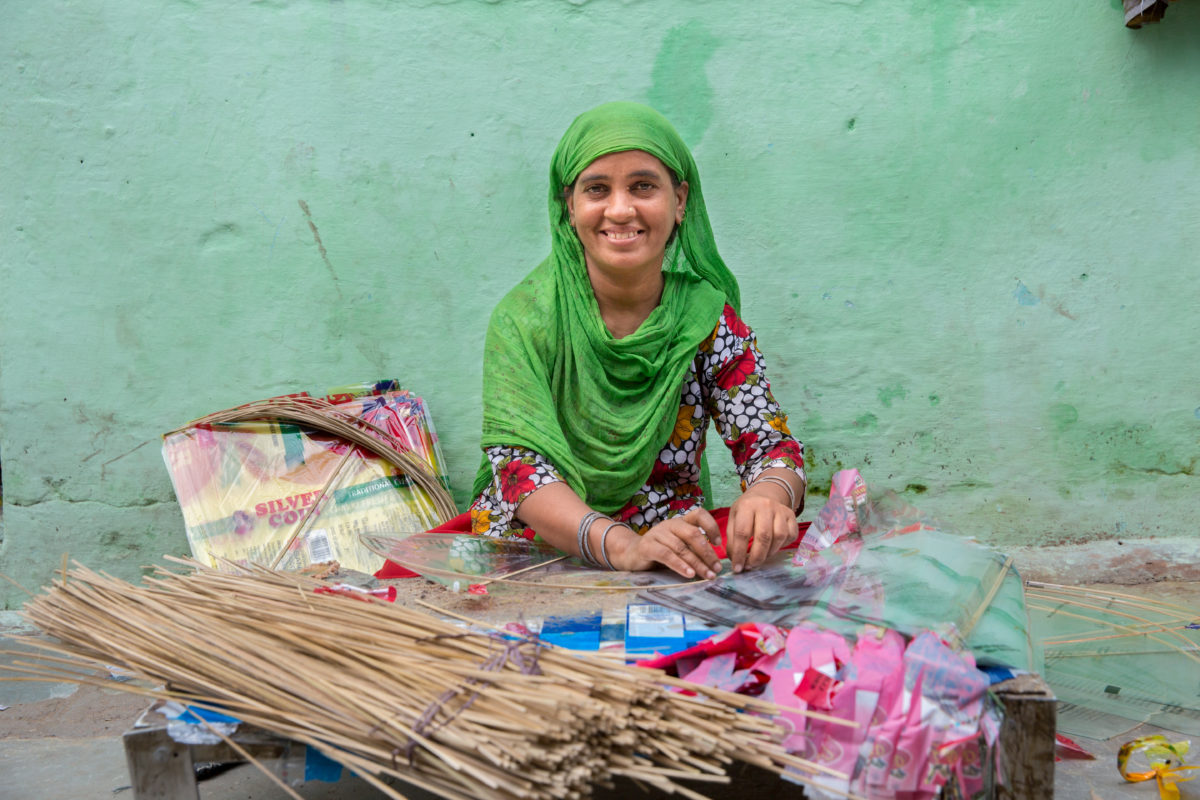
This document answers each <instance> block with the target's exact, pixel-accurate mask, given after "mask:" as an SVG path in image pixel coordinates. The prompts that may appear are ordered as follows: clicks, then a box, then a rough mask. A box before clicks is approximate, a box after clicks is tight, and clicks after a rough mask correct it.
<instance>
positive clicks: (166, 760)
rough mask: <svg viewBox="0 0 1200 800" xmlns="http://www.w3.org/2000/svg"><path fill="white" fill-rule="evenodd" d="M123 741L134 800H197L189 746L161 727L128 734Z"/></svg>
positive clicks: (198, 793) (198, 794)
mask: <svg viewBox="0 0 1200 800" xmlns="http://www.w3.org/2000/svg"><path fill="white" fill-rule="evenodd" d="M123 739H124V744H125V763H126V764H127V765H128V766H129V782H130V784H131V785H132V786H133V798H134V800H200V790H199V789H198V788H197V787H196V772H195V770H194V769H193V765H192V751H191V748H190V747H189V746H188V745H186V744H180V743H179V742H176V741H175V740H174V739H172V738H171V737H170V736H168V735H167V729H166V728H164V727H152V728H145V729H140V730H131V731H129V732H127V733H126V734H125V736H124V737H123Z"/></svg>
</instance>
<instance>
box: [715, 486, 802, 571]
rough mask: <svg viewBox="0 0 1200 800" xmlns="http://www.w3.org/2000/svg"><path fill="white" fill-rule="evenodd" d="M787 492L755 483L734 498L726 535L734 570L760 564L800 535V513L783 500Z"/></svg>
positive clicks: (780, 488) (779, 488)
mask: <svg viewBox="0 0 1200 800" xmlns="http://www.w3.org/2000/svg"><path fill="white" fill-rule="evenodd" d="M786 495H787V493H786V492H785V491H784V490H783V487H781V486H778V485H775V484H773V483H768V482H764V483H759V484H755V485H754V486H751V487H750V488H749V489H747V490H746V491H745V492H743V493H742V496H741V497H739V498H738V499H737V500H735V501H733V505H732V506H730V507H729V522H728V523H726V525H725V538H726V540H727V551H728V553H729V561H730V562H731V563H732V564H733V571H734V572H741V571H742V570H743V569H745V568H747V567H748V568H750V569H753V568H754V567H757V566H760V565H761V564H762V563H763V562H764V561H766V560H767V559H768V558H770V557H771V556H773V555H775V554H776V553H778V552H779V549H780V548H781V547H783V546H784V545H785V544H789V543H790V542H792V541H793V540H794V539H795V538H796V532H797V531H796V513H795V512H794V511H792V509H790V508H788V507H787V500H785V499H782V498H783V497H786ZM751 537H753V538H754V543H753V544H752V545H751V544H749V542H750V538H751ZM747 549H749V551H750V552H749V553H747V552H746V551H747Z"/></svg>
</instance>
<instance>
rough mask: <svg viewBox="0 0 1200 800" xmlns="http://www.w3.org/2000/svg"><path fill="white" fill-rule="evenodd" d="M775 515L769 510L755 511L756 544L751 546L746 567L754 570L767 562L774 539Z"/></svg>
mask: <svg viewBox="0 0 1200 800" xmlns="http://www.w3.org/2000/svg"><path fill="white" fill-rule="evenodd" d="M772 517H773V515H772V514H771V512H770V509H769V508H758V509H756V510H755V514H754V521H753V527H752V528H751V529H752V530H753V531H754V543H753V544H751V545H750V556H749V558H748V559H747V563H746V566H747V567H749V568H751V569H753V568H755V567H757V566H759V565H761V564H762V563H763V562H764V561H766V560H767V556H769V555H770V554H771V552H772V551H771V540H772V539H773V538H774V533H775V526H774V524H773V523H774V520H773V519H772Z"/></svg>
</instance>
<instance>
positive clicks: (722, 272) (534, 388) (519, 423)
mask: <svg viewBox="0 0 1200 800" xmlns="http://www.w3.org/2000/svg"><path fill="white" fill-rule="evenodd" d="M624 150H644V151H645V152H647V153H650V154H651V155H653V156H655V157H656V158H658V159H659V160H660V161H662V162H663V164H665V165H666V166H667V167H668V168H669V169H670V170H672V171H673V172H674V173H675V175H676V176H677V177H678V178H679V179H680V180H683V181H687V183H688V198H687V208H686V213H685V215H684V220H683V223H682V224H681V225H680V226H679V229H678V231H677V233H676V237H675V242H674V243H673V244H671V245H669V246H668V248H667V253H666V255H665V257H664V259H663V262H664V263H663V273H664V279H665V280H664V284H665V285H664V288H663V296H662V300H661V302H660V303H659V305H658V307H657V308H656V309H654V311H653V312H651V314H650V316H649V317H648V318H647V319H646V321H645V322H643V323H642V325H641V327H640V328H638V329H637V331H635V332H634V333H633V334H631V335H629V336H626V337H625V338H623V339H614V338H613V337H612V334H610V333H609V332H608V329H607V328H606V327H605V326H604V321H603V320H602V319H601V317H600V310H599V307H598V306H597V304H596V298H595V295H594V294H593V293H592V287H591V283H590V282H589V281H588V278H587V269H586V267H585V263H584V252H583V246H582V244H580V242H579V239H578V237H577V236H576V235H575V232H574V231H573V230H572V229H571V227H570V225H569V224H568V221H567V208H566V203H565V202H564V200H563V188H564V187H566V186H570V185H571V184H572V183H573V182H574V181H575V178H576V177H578V175H579V173H580V172H582V171H583V169H584V168H585V167H586V166H587V165H588V164H590V163H592V162H593V161H595V160H596V159H597V158H600V157H601V156H603V155H607V154H608V153H615V152H620V151H624ZM549 199H550V231H551V239H552V249H551V251H550V255H549V256H548V257H547V258H546V260H545V261H543V262H542V263H541V264H540V265H539V266H538V267H537V268H536V269H534V270H533V272H531V273H530V274H529V275H528V276H526V278H525V279H524V280H523V281H522V282H521V283H520V284H518V285H517V286H516V287H515V288H514V289H513V290H512V291H511V292H509V293H508V294H507V295H506V296H505V297H504V299H503V300H501V301H500V303H499V305H497V306H496V309H495V311H494V312H493V313H492V318H491V322H490V324H489V325H488V331H487V340H486V345H485V352H484V371H483V437H482V440H481V445H482V447H484V448H488V447H493V446H497V445H509V446H514V445H516V446H521V447H525V448H528V449H531V450H534V451H536V452H538V453H540V454H542V455H543V456H545V457H546V458H548V459H549V460H550V461H551V463H553V464H554V466H555V467H557V468H558V470H559V471H560V472H561V473H562V476H563V477H564V478H565V479H566V481H567V483H568V484H569V485H570V486H571V488H572V489H574V490H575V492H576V493H577V494H578V495H579V496H580V497H582V498H583V500H584V501H585V502H586V503H588V505H590V506H591V507H592V508H595V509H597V510H598V511H602V512H605V513H613V512H615V511H617V510H618V509H620V508H621V506H623V505H624V504H625V503H626V502H628V500H629V498H630V497H632V496H633V494H634V492H636V491H637V490H638V489H640V488H641V487H642V485H643V484H644V483H645V482H646V479H647V478H648V477H649V475H650V471H651V469H652V468H653V467H654V461H655V459H656V457H657V455H658V453H659V452H660V451H661V450H662V448H663V445H665V444H666V442H667V439H668V438H669V437H670V435H671V432H672V430H673V429H674V426H675V421H676V417H677V416H678V411H679V398H680V394H679V392H680V387H681V384H682V382H683V379H684V376H685V375H686V374H687V371H688V366H689V365H690V364H691V362H692V361H693V360H694V359H695V358H696V353H697V349H698V348H699V346H700V343H701V342H703V341H704V339H705V338H707V337H708V335H709V334H710V333H712V331H713V328H714V327H715V326H716V324H717V320H718V319H719V318H720V315H721V312H722V309H723V308H724V306H725V303H727V302H728V303H729V304H730V305H732V306H733V307H734V308H735V309H737V308H738V306H739V300H740V298H739V292H738V285H737V280H736V279H735V278H734V277H733V274H732V273H731V272H730V271H729V269H728V268H727V267H726V266H725V262H724V261H722V260H721V256H720V255H719V254H718V253H717V247H716V243H715V242H714V240H713V234H712V227H711V226H710V225H709V221H708V214H707V212H706V211H705V208H704V195H703V193H702V192H701V190H700V174H699V173H698V172H697V170H696V163H695V161H693V160H692V154H691V152H689V151H688V148H687V145H685V144H684V143H683V140H682V139H680V138H679V134H678V133H676V132H675V129H674V128H673V127H672V126H671V124H670V123H669V122H668V121H667V120H666V119H665V118H664V117H663V116H662V115H661V114H659V113H658V112H657V111H655V110H653V109H651V108H648V107H646V106H643V105H639V104H637V103H607V104H605V105H602V106H599V107H597V108H594V109H592V110H591V111H588V112H586V113H584V114H581V115H580V116H579V117H577V118H576V119H575V121H574V122H573V123H571V127H569V128H568V129H567V132H566V133H565V134H563V138H562V141H560V142H559V144H558V149H557V150H555V152H554V158H553V160H552V162H551V165H550V198H549ZM491 480H492V469H491V465H490V464H489V462H488V460H487V457H486V455H485V457H484V460H483V463H482V464H481V466H480V469H479V473H478V474H477V475H476V477H475V486H474V492H475V494H476V495H479V494H480V493H482V492H483V491H484V490H485V489H486V488H487V486H488V484H489V483H490V482H491Z"/></svg>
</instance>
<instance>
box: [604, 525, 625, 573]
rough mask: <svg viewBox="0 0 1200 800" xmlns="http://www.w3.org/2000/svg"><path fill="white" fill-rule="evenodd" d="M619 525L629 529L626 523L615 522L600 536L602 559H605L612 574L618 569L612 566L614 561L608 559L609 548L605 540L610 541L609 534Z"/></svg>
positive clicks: (605, 564)
mask: <svg viewBox="0 0 1200 800" xmlns="http://www.w3.org/2000/svg"><path fill="white" fill-rule="evenodd" d="M618 525H624V526H625V527H626V528H629V526H628V525H625V523H624V522H616V521H614V522H613V523H612V524H611V525H609V526H608V527H607V528H605V529H604V533H602V534H600V558H602V559H604V566H606V567H608V569H609V571H610V572H615V571H616V567H614V566H613V565H612V561H609V559H608V547H607V546H606V544H605V540H606V539H608V532H609V531H611V530H612V529H613V528H615V527H617V526H618ZM629 530H631V531H632V530H633V528H629Z"/></svg>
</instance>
